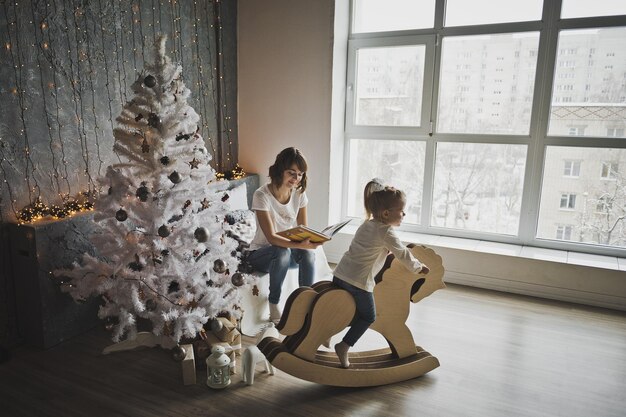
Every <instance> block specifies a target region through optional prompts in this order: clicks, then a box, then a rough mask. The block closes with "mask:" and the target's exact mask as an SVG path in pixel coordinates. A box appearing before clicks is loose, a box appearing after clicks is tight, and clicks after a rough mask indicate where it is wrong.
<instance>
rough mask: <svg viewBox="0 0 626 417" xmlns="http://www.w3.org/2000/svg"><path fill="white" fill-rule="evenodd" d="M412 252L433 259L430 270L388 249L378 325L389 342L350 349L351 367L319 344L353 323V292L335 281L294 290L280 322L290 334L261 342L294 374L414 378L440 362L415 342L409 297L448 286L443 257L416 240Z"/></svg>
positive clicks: (342, 379)
mask: <svg viewBox="0 0 626 417" xmlns="http://www.w3.org/2000/svg"><path fill="white" fill-rule="evenodd" d="M409 247H410V248H411V252H412V253H413V255H414V256H415V257H416V258H417V259H419V260H420V261H422V262H423V263H424V264H426V265H428V267H429V268H430V272H429V273H428V274H427V275H421V274H413V273H411V272H409V271H408V270H407V269H406V268H405V267H404V266H403V265H402V264H401V263H400V262H399V261H396V260H394V257H393V255H389V256H388V257H387V260H386V262H385V265H384V267H383V268H382V270H381V271H380V272H379V273H378V274H377V275H376V286H375V287H374V300H375V303H376V321H375V322H374V323H372V325H371V326H370V329H373V330H376V331H377V332H379V333H380V334H382V335H383V337H384V338H385V339H386V340H387V342H388V343H389V348H383V349H378V350H373V351H367V352H354V353H353V352H350V356H349V359H350V367H349V368H347V369H346V368H342V367H341V366H340V363H339V359H338V358H337V356H336V354H335V352H327V351H319V350H317V349H318V348H319V347H320V346H321V345H322V344H323V343H325V342H327V341H328V340H329V339H330V338H331V337H332V336H333V335H335V334H337V333H339V332H341V331H342V330H343V329H345V328H346V327H347V326H349V325H350V323H351V321H352V319H353V318H354V315H355V311H356V310H355V303H354V298H353V297H352V295H351V294H350V293H348V292H347V291H345V290H343V289H341V288H339V287H337V286H335V285H334V284H333V283H332V282H330V281H320V282H317V283H315V284H313V286H311V287H300V288H298V289H297V290H295V291H294V292H293V293H291V295H290V296H289V299H288V300H287V303H286V305H285V312H284V313H283V316H282V319H281V321H280V323H279V324H278V326H277V329H278V330H279V331H280V333H282V334H284V335H286V336H287V337H285V339H284V340H283V341H282V342H281V341H280V340H279V339H277V338H274V337H266V338H264V339H263V340H261V341H260V342H259V344H258V347H259V349H260V350H261V352H263V354H264V355H265V357H266V358H267V359H268V360H269V361H270V362H271V363H272V365H273V366H275V367H276V368H278V369H280V370H282V371H284V372H287V373H288V374H291V375H293V376H295V377H298V378H301V379H305V380H308V381H311V382H317V383H320V384H325V385H334V386H345V387H365V386H376V385H384V384H391V383H394V382H400V381H405V380H407V379H411V378H415V377H418V376H420V375H423V374H425V373H427V372H430V371H432V370H433V369H435V368H437V367H438V366H439V361H438V360H437V358H436V357H434V356H432V355H431V354H430V353H428V352H426V351H424V350H423V349H422V348H421V347H419V346H416V345H415V342H414V340H413V335H412V334H411V331H410V330H409V328H408V327H407V326H406V320H407V318H408V316H409V307H410V304H409V301H411V302H413V303H416V302H418V301H419V300H421V299H422V298H424V297H427V296H428V295H430V294H432V293H433V292H435V291H436V290H438V289H441V288H445V284H444V283H443V272H444V268H443V265H442V261H441V257H440V256H439V255H437V254H436V253H435V252H434V251H433V250H432V249H429V248H426V247H424V246H411V245H409Z"/></svg>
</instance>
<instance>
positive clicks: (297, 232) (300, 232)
mask: <svg viewBox="0 0 626 417" xmlns="http://www.w3.org/2000/svg"><path fill="white" fill-rule="evenodd" d="M350 220H352V219H347V220H342V221H340V222H339V223H336V224H333V225H330V226H328V227H326V228H325V229H324V230H322V231H321V232H318V231H317V230H313V229H311V228H309V227H306V226H296V227H293V228H291V229H289V230H283V231H282V232H278V233H277V234H278V235H280V236H282V237H286V238H287V239H289V240H293V241H294V242H301V241H303V240H304V239H306V238H309V239H310V240H311V242H313V243H320V242H327V241H329V240H330V239H332V237H333V236H334V235H335V233H337V232H338V231H339V230H341V228H342V227H344V226H345V225H346V224H348V223H350Z"/></svg>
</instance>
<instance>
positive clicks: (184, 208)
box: [183, 200, 191, 211]
mask: <svg viewBox="0 0 626 417" xmlns="http://www.w3.org/2000/svg"><path fill="white" fill-rule="evenodd" d="M190 205H191V200H187V201H185V204H184V205H183V211H185V210H187V207H189V206H190Z"/></svg>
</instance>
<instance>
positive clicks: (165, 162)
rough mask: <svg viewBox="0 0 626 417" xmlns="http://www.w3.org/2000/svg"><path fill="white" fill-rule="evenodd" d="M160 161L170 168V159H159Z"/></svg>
mask: <svg viewBox="0 0 626 417" xmlns="http://www.w3.org/2000/svg"><path fill="white" fill-rule="evenodd" d="M159 161H160V162H161V163H162V164H163V165H165V166H168V165H169V164H170V158H169V157H167V156H164V157H162V158H161V159H159Z"/></svg>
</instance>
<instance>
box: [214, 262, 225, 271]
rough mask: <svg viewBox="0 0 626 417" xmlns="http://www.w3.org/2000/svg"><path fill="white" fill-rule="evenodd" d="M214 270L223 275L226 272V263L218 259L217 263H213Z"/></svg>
mask: <svg viewBox="0 0 626 417" xmlns="http://www.w3.org/2000/svg"><path fill="white" fill-rule="evenodd" d="M213 270H214V271H215V272H217V273H218V274H223V273H224V272H226V263H225V262H224V261H223V260H221V259H216V260H215V262H213Z"/></svg>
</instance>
